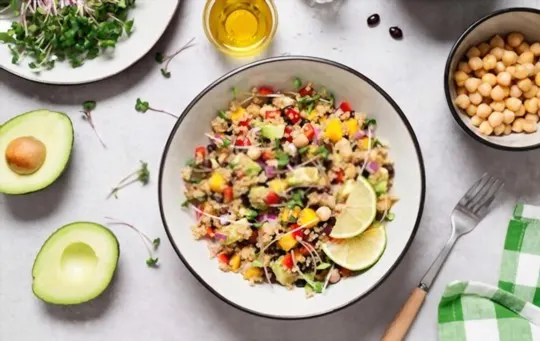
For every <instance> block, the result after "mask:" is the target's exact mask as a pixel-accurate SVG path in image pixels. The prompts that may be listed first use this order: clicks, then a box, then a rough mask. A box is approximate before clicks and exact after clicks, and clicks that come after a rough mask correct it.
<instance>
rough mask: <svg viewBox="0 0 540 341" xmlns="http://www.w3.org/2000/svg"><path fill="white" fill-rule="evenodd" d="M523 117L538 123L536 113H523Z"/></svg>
mask: <svg viewBox="0 0 540 341" xmlns="http://www.w3.org/2000/svg"><path fill="white" fill-rule="evenodd" d="M525 119H526V120H527V121H533V122H534V123H538V120H539V118H538V115H533V114H527V115H525Z"/></svg>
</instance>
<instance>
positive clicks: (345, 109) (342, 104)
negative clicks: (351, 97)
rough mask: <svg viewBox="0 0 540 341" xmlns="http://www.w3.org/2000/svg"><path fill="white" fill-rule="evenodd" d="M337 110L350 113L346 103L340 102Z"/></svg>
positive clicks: (350, 108) (348, 105) (349, 106)
mask: <svg viewBox="0 0 540 341" xmlns="http://www.w3.org/2000/svg"><path fill="white" fill-rule="evenodd" d="M339 108H340V109H341V110H343V111H344V112H347V111H352V107H351V104H350V103H349V102H347V101H343V102H341V104H340V105H339Z"/></svg>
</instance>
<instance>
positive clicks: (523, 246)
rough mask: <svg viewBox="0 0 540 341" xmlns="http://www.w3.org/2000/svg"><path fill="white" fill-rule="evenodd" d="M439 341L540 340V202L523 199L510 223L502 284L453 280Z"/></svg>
mask: <svg viewBox="0 0 540 341" xmlns="http://www.w3.org/2000/svg"><path fill="white" fill-rule="evenodd" d="M439 340H440V341H540V207H537V206H531V205H523V204H518V205H517V206H516V208H515V210H514V216H513V218H512V220H511V221H510V223H509V224H508V231H507V234H506V240H505V243H504V252H503V259H502V265H501V273H500V278H499V283H498V287H495V286H491V285H487V284H484V283H479V282H463V281H458V282H453V283H450V284H449V285H448V286H447V287H446V290H445V292H444V294H443V297H442V299H441V302H440V304H439Z"/></svg>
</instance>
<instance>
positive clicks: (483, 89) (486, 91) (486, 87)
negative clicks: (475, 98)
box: [478, 83, 493, 97]
mask: <svg viewBox="0 0 540 341" xmlns="http://www.w3.org/2000/svg"><path fill="white" fill-rule="evenodd" d="M492 89H493V88H492V87H491V85H490V84H489V83H482V84H480V85H479V86H478V92H479V93H480V95H482V96H484V97H489V96H491V90H492Z"/></svg>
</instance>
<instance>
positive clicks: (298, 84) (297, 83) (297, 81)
mask: <svg viewBox="0 0 540 341" xmlns="http://www.w3.org/2000/svg"><path fill="white" fill-rule="evenodd" d="M294 87H295V88H296V89H300V88H301V87H302V81H301V80H300V78H298V77H297V78H295V79H294Z"/></svg>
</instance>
